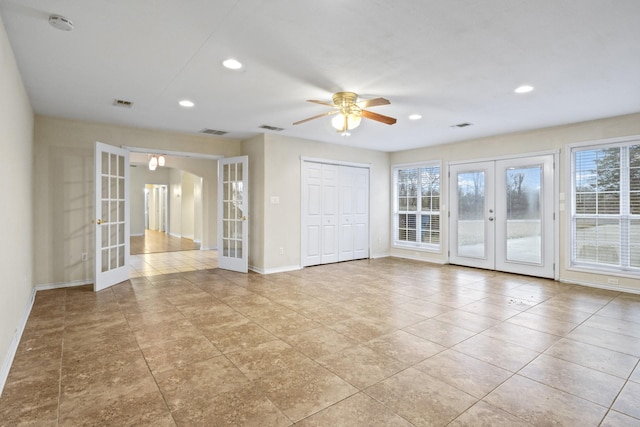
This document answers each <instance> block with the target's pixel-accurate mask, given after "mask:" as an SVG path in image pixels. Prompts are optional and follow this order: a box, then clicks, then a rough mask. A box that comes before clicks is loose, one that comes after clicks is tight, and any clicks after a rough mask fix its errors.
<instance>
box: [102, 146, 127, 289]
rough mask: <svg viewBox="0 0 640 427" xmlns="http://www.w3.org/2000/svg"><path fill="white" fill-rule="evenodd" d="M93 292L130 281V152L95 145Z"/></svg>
mask: <svg viewBox="0 0 640 427" xmlns="http://www.w3.org/2000/svg"><path fill="white" fill-rule="evenodd" d="M94 159H95V169H94V187H95V205H94V206H95V207H94V213H95V219H94V225H95V256H94V261H95V265H94V285H93V289H94V291H96V292H97V291H100V290H102V289H105V288H108V287H109V286H113V285H115V284H116V283H120V282H124V281H125V280H127V279H129V244H130V242H129V233H130V221H129V214H130V213H129V151H128V150H125V149H122V148H118V147H114V146H112V145H108V144H103V143H100V142H96V143H95V149H94Z"/></svg>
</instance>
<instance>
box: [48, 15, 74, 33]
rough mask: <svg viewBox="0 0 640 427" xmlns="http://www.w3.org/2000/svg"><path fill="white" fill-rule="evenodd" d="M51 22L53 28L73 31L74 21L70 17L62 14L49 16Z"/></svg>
mask: <svg viewBox="0 0 640 427" xmlns="http://www.w3.org/2000/svg"><path fill="white" fill-rule="evenodd" d="M49 24H51V26H52V27H53V28H57V29H58V30H62V31H72V30H73V22H71V20H70V19H69V18H65V17H64V16H60V15H51V16H50V17H49Z"/></svg>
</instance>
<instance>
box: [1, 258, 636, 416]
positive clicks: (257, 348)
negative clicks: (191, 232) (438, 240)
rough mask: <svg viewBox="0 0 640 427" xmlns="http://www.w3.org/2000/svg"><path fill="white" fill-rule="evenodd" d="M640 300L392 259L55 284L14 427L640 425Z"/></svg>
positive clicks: (13, 402) (13, 397) (20, 368)
mask: <svg viewBox="0 0 640 427" xmlns="http://www.w3.org/2000/svg"><path fill="white" fill-rule="evenodd" d="M639 359H640V296H638V295H631V294H623V293H619V292H613V291H606V290H598V289H591V288H585V287H580V286H573V285H567V284H562V283H558V282H554V281H550V280H543V279H536V278H531V277H525V276H518V275H513V274H503V273H496V272H491V271H482V270H475V269H469V268H462V267H455V266H436V265H432V264H426V263H420V262H413V261H408V260H400V259H396V258H385V259H377V260H362V261H354V262H346V263H339V264H331V265H324V266H318V267H311V268H305V269H303V270H300V271H294V272H288V273H279V274H272V275H258V274H253V273H249V274H239V273H233V272H229V271H224V270H219V269H208V270H198V271H189V272H180V273H172V274H163V275H154V276H148V277H136V278H132V279H131V280H129V281H127V282H124V283H122V284H119V285H117V286H115V287H113V288H110V289H107V290H105V291H102V292H99V293H94V292H92V290H91V287H90V286H83V287H76V288H66V289H57V290H49V291H41V292H38V293H37V296H36V301H35V304H34V307H33V310H32V312H31V316H30V317H29V321H28V323H27V326H26V329H25V331H24V334H23V337H22V341H21V343H20V346H19V349H18V353H17V355H16V358H15V360H14V363H13V366H12V369H11V372H10V374H9V378H8V381H7V384H6V387H5V389H4V393H3V395H2V397H1V398H0V425H11V426H13V425H19V424H29V423H31V424H33V425H38V426H48V425H51V426H56V425H60V426H76V425H87V424H88V425H153V426H164V425H168V426H169V425H231V426H240V425H253V426H289V425H292V424H294V423H297V424H296V425H300V426H336V425H344V426H350V427H351V426H412V425H413V426H446V425H448V426H477V425H487V426H527V425H537V426H548V425H563V426H581V427H586V426H599V425H601V426H638V425H640V404H639V400H638V396H640V367H639V366H638V361H639Z"/></svg>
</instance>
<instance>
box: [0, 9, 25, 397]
mask: <svg viewBox="0 0 640 427" xmlns="http://www.w3.org/2000/svg"><path fill="white" fill-rule="evenodd" d="M0 94H2V96H0V153H2V159H3V165H2V168H0V200H2V202H1V205H2V207H1V208H0V223H1V224H4V231H3V233H2V239H0V274H2V278H0V369H2V370H1V371H0V393H1V388H2V386H3V384H4V380H5V378H4V375H5V374H7V373H8V365H7V363H8V362H9V352H10V347H11V343H12V340H13V339H14V336H15V334H16V330H17V329H18V328H19V327H20V325H21V321H22V320H23V316H24V314H25V313H26V310H27V308H28V306H29V302H30V297H31V292H32V288H33V277H32V271H33V220H32V212H33V206H32V200H33V186H32V179H33V178H32V177H33V111H32V110H31V104H30V103H29V99H28V97H27V93H26V91H25V88H24V85H23V83H22V79H21V77H20V73H19V72H18V68H17V66H16V62H15V58H14V56H13V51H12V50H11V46H10V45H9V41H8V39H7V35H6V33H5V30H4V24H3V23H2V20H0ZM14 344H16V343H14ZM5 369H6V371H5Z"/></svg>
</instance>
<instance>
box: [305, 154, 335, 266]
mask: <svg viewBox="0 0 640 427" xmlns="http://www.w3.org/2000/svg"><path fill="white" fill-rule="evenodd" d="M338 172H339V169H338V166H336V165H327V164H323V163H313V162H304V163H303V170H302V188H303V191H302V207H303V213H304V214H303V223H302V229H303V230H302V247H303V259H302V265H304V266H306V265H317V264H326V263H329V262H337V261H338Z"/></svg>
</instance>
